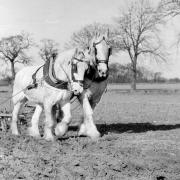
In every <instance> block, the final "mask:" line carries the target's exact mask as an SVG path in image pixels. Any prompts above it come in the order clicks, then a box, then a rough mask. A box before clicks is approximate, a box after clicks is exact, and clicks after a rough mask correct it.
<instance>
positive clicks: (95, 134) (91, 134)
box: [87, 131, 101, 141]
mask: <svg viewBox="0 0 180 180" xmlns="http://www.w3.org/2000/svg"><path fill="white" fill-rule="evenodd" d="M87 136H89V137H90V138H91V139H92V140H93V141H97V140H98V139H99V137H100V136H101V134H100V133H99V132H98V131H96V132H94V133H92V132H91V133H88V132H87Z"/></svg>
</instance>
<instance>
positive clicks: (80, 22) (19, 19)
mask: <svg viewBox="0 0 180 180" xmlns="http://www.w3.org/2000/svg"><path fill="white" fill-rule="evenodd" d="M129 1H130V0H0V39H1V38H2V37H7V36H10V35H16V34H17V33H20V32H22V31H25V32H28V33H30V34H31V36H32V37H33V39H34V40H35V42H36V43H39V41H40V40H41V39H44V38H48V39H54V40H55V41H56V42H58V43H59V45H60V47H63V46H64V43H65V42H67V41H68V40H69V39H70V36H71V35H72V33H73V32H74V31H77V30H79V29H81V28H82V27H83V26H85V25H87V24H91V23H94V22H100V23H110V24H111V23H113V17H116V16H118V14H119V12H120V10H122V9H123V7H125V5H126V3H127V2H129ZM152 2H153V1H152ZM156 2H157V1H156ZM179 22H180V19H179V18H175V19H174V20H170V21H169V22H168V23H167V25H165V26H164V27H163V28H162V32H161V37H162V38H163V41H164V44H165V46H166V48H167V49H168V50H169V52H170V58H169V59H170V60H168V62H167V63H159V64H157V63H155V62H153V61H150V62H149V61H143V63H142V65H144V66H146V67H148V68H150V69H151V70H154V71H160V72H162V73H163V75H164V76H165V77H170V78H171V77H179V78H180V56H179V51H180V50H179V51H178V48H177V47H175V46H172V45H173V42H174V41H175V40H176V36H177V34H178V32H179V33H180V25H179V24H180V23H179ZM32 56H33V58H34V63H37V64H40V63H42V60H40V57H38V53H37V52H36V51H34V52H33V54H32ZM110 61H111V62H120V63H128V62H129V57H128V56H127V54H125V53H120V54H117V55H114V56H113V57H111V59H110Z"/></svg>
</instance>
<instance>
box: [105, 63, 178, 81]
mask: <svg viewBox="0 0 180 180" xmlns="http://www.w3.org/2000/svg"><path fill="white" fill-rule="evenodd" d="M131 79H132V70H131V64H125V65H122V64H119V63H113V64H110V65H109V78H108V81H109V83H130V82H131ZM137 82H138V83H179V82H180V79H179V78H171V79H167V78H164V77H163V76H162V73H161V72H153V71H150V70H148V69H147V68H145V67H142V66H139V67H137Z"/></svg>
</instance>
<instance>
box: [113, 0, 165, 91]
mask: <svg viewBox="0 0 180 180" xmlns="http://www.w3.org/2000/svg"><path fill="white" fill-rule="evenodd" d="M115 21H116V23H117V30H116V35H117V36H116V39H117V40H118V41H119V44H120V48H121V49H122V50H124V51H126V52H127V53H128V54H129V57H130V60H131V70H132V83H131V87H132V89H134V90H135V89H136V78H137V77H136V76H137V63H138V61H139V59H142V58H140V56H142V55H145V56H147V55H148V56H149V57H150V58H153V59H155V60H157V61H159V60H163V61H164V60H165V53H164V51H162V49H161V47H162V43H161V40H160V38H159V36H158V31H159V30H158V26H159V25H160V24H162V23H163V16H162V15H161V14H160V13H158V12H157V11H156V9H155V8H154V7H152V6H151V5H150V3H149V1H148V0H136V1H132V3H131V4H130V6H129V7H128V8H127V11H126V12H124V13H121V15H120V16H119V17H118V18H116V19H115Z"/></svg>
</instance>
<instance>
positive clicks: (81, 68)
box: [71, 62, 88, 95]
mask: <svg viewBox="0 0 180 180" xmlns="http://www.w3.org/2000/svg"><path fill="white" fill-rule="evenodd" d="M87 68H88V65H87V63H85V62H78V63H77V73H74V74H73V75H74V78H75V80H77V81H83V80H84V74H85V71H86V70H87ZM71 87H72V91H73V93H74V94H75V95H78V94H80V93H82V92H83V86H82V85H81V84H80V83H79V82H72V84H71Z"/></svg>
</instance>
